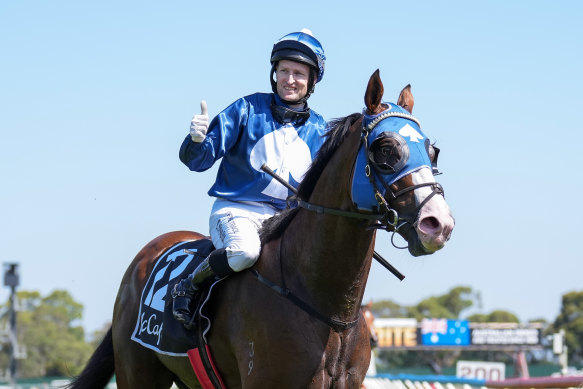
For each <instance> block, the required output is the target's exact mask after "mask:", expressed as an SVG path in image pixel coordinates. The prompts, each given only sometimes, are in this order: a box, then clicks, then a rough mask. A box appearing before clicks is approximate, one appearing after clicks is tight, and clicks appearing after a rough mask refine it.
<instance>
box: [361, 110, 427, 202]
mask: <svg viewBox="0 0 583 389" xmlns="http://www.w3.org/2000/svg"><path fill="white" fill-rule="evenodd" d="M384 104H386V105H388V107H389V108H388V109H386V110H385V111H383V112H381V113H379V114H376V115H366V114H364V115H363V116H364V117H363V126H364V127H365V128H366V129H367V131H370V126H371V125H372V126H374V127H373V128H372V132H370V133H369V135H368V141H367V143H368V146H369V147H370V145H371V144H372V143H373V142H374V140H375V139H377V138H378V137H379V136H380V135H381V134H382V133H383V132H395V133H397V134H399V135H400V136H401V137H402V138H403V139H405V141H406V142H407V147H409V158H408V160H407V161H406V163H405V164H404V166H403V167H402V168H401V169H400V170H398V171H396V172H394V173H390V174H373V173H372V172H371V174H373V177H374V179H375V180H376V184H377V187H379V188H383V184H382V183H381V182H380V179H382V180H383V181H384V182H385V183H386V184H387V185H391V184H392V183H394V182H395V181H397V180H399V179H401V178H403V177H404V176H406V175H408V174H410V173H413V172H415V171H417V170H419V169H421V168H423V167H427V168H429V170H430V171H431V161H430V159H429V154H428V152H427V146H426V143H428V142H429V140H428V138H427V137H426V136H425V134H424V133H423V132H422V131H421V126H420V125H419V122H418V121H417V119H415V118H414V117H413V115H411V114H410V113H409V112H407V111H406V110H405V109H403V108H401V107H400V106H398V105H397V104H393V103H384ZM375 119H376V120H375ZM379 120H380V121H379ZM367 164H368V160H367V155H366V150H365V148H364V143H363V144H362V145H361V146H360V149H359V150H358V155H357V157H356V166H355V169H354V176H353V177H352V201H353V202H354V203H355V204H356V206H357V208H358V209H360V210H366V211H372V212H378V210H376V209H375V208H377V207H378V202H377V201H376V199H375V196H374V188H373V186H372V184H371V182H370V179H369V177H367V176H366V173H365V169H366V165H367ZM371 170H372V169H371Z"/></svg>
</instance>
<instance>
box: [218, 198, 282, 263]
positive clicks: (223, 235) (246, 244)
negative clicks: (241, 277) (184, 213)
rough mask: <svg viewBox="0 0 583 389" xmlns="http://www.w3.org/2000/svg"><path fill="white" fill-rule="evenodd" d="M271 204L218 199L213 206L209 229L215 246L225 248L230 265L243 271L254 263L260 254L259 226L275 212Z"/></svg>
mask: <svg viewBox="0 0 583 389" xmlns="http://www.w3.org/2000/svg"><path fill="white" fill-rule="evenodd" d="M275 213H276V209H275V208H272V207H271V206H270V205H268V204H264V203H256V202H249V201H245V202H235V201H230V200H225V199H219V198H218V199H217V200H215V203H214V205H213V208H212V210H211V216H210V219H209V230H210V235H211V239H212V241H213V244H214V245H215V248H217V249H221V248H224V249H225V250H226V253H227V260H228V262H229V266H230V267H231V269H233V270H234V271H241V270H243V269H247V268H248V267H251V266H253V264H254V263H255V262H256V261H257V259H258V258H259V253H260V251H261V242H260V240H259V228H260V227H261V224H263V221H265V220H266V219H269V218H270V217H272V216H273V215H275Z"/></svg>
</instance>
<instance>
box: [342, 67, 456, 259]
mask: <svg viewBox="0 0 583 389" xmlns="http://www.w3.org/2000/svg"><path fill="white" fill-rule="evenodd" d="M383 90H384V88H383V84H382V82H381V78H380V76H379V71H378V70H377V71H375V72H374V74H373V75H372V76H371V78H370V80H369V83H368V87H367V89H366V93H365V97H364V100H365V104H366V110H365V112H364V118H363V140H364V141H363V142H362V145H361V148H360V149H359V151H358V157H357V160H356V166H355V170H354V177H353V184H352V198H353V201H354V202H355V203H356V206H357V207H358V208H359V209H360V210H365V211H371V212H374V213H380V214H382V215H384V217H383V220H382V224H383V225H384V228H386V229H389V230H391V231H394V232H397V233H399V234H400V235H401V236H402V237H403V238H404V239H405V240H407V242H408V248H409V252H410V253H411V254H412V255H414V256H419V255H426V254H432V253H434V252H435V251H437V250H439V249H441V248H442V247H443V246H444V245H445V242H446V241H447V240H449V238H450V235H451V232H452V230H453V227H454V224H455V222H454V219H453V217H452V215H451V211H450V209H449V207H448V205H447V204H446V202H445V199H444V197H443V189H442V187H441V185H440V184H438V183H437V182H436V181H435V179H434V174H437V156H438V154H439V149H438V148H437V147H435V146H434V145H432V144H431V142H430V141H429V139H428V138H427V136H425V134H424V133H423V132H422V131H421V128H420V125H419V122H418V121H417V119H415V118H414V117H413V116H412V115H411V112H412V110H413V103H414V101H413V95H412V94H411V88H410V86H409V85H407V86H406V87H405V88H404V89H403V90H402V91H401V94H400V96H399V99H398V101H397V104H394V103H383V102H382V96H383ZM393 244H394V243H393Z"/></svg>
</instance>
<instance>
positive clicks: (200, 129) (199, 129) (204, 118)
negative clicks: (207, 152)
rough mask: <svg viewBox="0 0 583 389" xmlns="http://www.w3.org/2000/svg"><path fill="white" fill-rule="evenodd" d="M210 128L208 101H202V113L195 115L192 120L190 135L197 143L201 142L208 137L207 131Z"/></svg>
mask: <svg viewBox="0 0 583 389" xmlns="http://www.w3.org/2000/svg"><path fill="white" fill-rule="evenodd" d="M208 128H209V115H208V111H207V107H206V101H205V100H203V101H201V102H200V115H194V116H193V117H192V121H191V122H190V137H191V138H192V141H193V142H195V143H200V142H202V141H203V140H204V138H206V132H207V130H208Z"/></svg>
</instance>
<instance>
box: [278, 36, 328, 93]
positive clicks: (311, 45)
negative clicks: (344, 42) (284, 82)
mask: <svg viewBox="0 0 583 389" xmlns="http://www.w3.org/2000/svg"><path fill="white" fill-rule="evenodd" d="M298 44H300V45H301V46H298ZM306 50H307V52H306ZM293 51H302V52H305V53H306V54H310V55H309V56H310V57H311V58H312V61H313V59H314V58H315V59H316V60H317V64H314V65H316V66H317V68H318V74H317V78H316V82H319V81H320V80H321V79H322V77H324V64H325V62H326V55H324V48H323V47H322V44H321V43H320V42H319V41H318V40H317V39H316V38H314V37H313V36H312V35H310V34H306V33H304V32H292V33H289V34H287V35H284V36H283V37H281V38H280V39H279V40H278V41H277V42H275V44H274V45H273V51H272V56H271V62H272V63H273V62H274V60H276V58H277V57H278V52H281V53H286V54H287V55H289V53H290V52H293ZM287 55H284V57H286V56H287ZM277 60H279V59H277Z"/></svg>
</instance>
